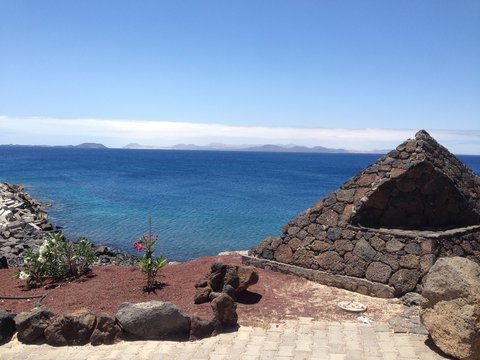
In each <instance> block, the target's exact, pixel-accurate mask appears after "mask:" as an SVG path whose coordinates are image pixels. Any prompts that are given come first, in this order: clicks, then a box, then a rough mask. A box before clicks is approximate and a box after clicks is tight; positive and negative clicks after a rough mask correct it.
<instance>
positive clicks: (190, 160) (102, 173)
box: [0, 147, 480, 261]
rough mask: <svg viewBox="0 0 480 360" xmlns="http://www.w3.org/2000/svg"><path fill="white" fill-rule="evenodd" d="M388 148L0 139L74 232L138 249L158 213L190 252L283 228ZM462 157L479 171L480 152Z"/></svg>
mask: <svg viewBox="0 0 480 360" xmlns="http://www.w3.org/2000/svg"><path fill="white" fill-rule="evenodd" d="M379 156H380V155H378V154H298V153H290V154H285V153H250V152H208V151H152V150H123V149H122V150H120V149H75V148H41V147H0V181H5V182H11V183H16V184H22V185H24V186H25V187H26V190H27V191H28V192H30V193H31V194H32V195H33V196H34V197H35V198H37V199H38V200H40V201H42V202H47V203H51V204H52V207H51V208H48V212H49V215H50V220H51V222H52V223H53V224H58V225H61V226H63V227H65V232H66V233H67V235H69V236H70V237H78V236H80V235H85V236H87V237H88V238H89V239H91V240H92V241H94V242H96V243H101V244H107V245H111V246H115V247H118V248H121V249H123V250H125V251H128V252H130V253H133V248H132V244H133V241H134V240H135V239H136V238H137V237H139V236H140V235H141V234H143V233H144V232H145V231H146V230H147V224H148V217H149V216H152V223H153V228H154V232H156V233H158V234H159V236H160V240H159V246H160V250H161V252H162V253H163V254H164V255H166V256H167V257H168V258H169V259H170V260H176V261H185V260H190V259H193V258H195V257H198V256H203V255H215V254H217V253H219V252H221V251H226V250H237V249H247V248H250V247H252V246H254V245H255V244H257V243H258V242H259V241H261V240H262V239H264V238H265V237H266V236H270V235H272V236H275V235H278V234H279V233H280V231H281V227H282V226H283V225H284V224H285V223H287V222H288V221H289V220H290V219H292V218H293V217H295V216H296V215H297V214H298V213H299V212H301V211H303V210H305V209H306V208H307V207H309V206H311V205H312V204H313V203H315V202H316V201H317V200H320V199H321V198H323V197H324V196H325V195H327V194H328V193H329V192H331V191H334V190H335V189H336V188H337V187H338V186H340V185H341V184H342V183H344V182H345V181H347V180H348V179H349V178H350V177H352V176H353V175H355V174H356V173H357V172H358V171H360V170H361V169H363V168H364V167H365V166H367V165H369V164H371V163H373V162H375V161H376V159H377V158H378V157H379ZM460 158H461V160H463V161H464V162H465V163H466V164H467V165H468V166H470V167H471V168H472V169H473V170H474V171H475V172H476V173H477V174H479V173H480V156H460Z"/></svg>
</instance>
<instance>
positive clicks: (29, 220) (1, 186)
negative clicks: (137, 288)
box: [0, 183, 137, 269]
mask: <svg viewBox="0 0 480 360" xmlns="http://www.w3.org/2000/svg"><path fill="white" fill-rule="evenodd" d="M52 230H53V227H52V225H51V224H50V223H49V222H48V214H47V212H46V211H45V210H44V207H43V206H42V205H41V204H40V203H39V202H38V201H36V200H35V199H33V198H32V197H31V196H30V195H29V194H27V193H26V192H24V191H23V189H22V187H20V186H16V185H11V184H6V183H0V269H3V268H8V267H19V266H22V265H23V253H24V251H25V250H27V249H37V248H38V247H40V246H41V245H42V243H43V239H44V238H45V236H46V235H47V234H48V233H49V232H50V231H52ZM73 244H74V246H75V242H73ZM94 250H95V254H96V255H97V260H96V262H95V265H134V264H135V263H136V262H137V258H136V257H135V256H132V255H128V254H125V253H123V252H122V251H120V250H117V249H113V248H111V247H107V246H103V245H100V246H96V247H95V249H94Z"/></svg>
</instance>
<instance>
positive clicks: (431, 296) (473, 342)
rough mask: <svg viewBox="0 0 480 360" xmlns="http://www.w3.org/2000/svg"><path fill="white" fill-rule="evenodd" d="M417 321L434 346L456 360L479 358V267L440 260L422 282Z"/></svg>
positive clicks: (455, 259)
mask: <svg viewBox="0 0 480 360" xmlns="http://www.w3.org/2000/svg"><path fill="white" fill-rule="evenodd" d="M422 296H423V297H425V298H426V299H427V301H426V302H425V303H424V304H423V305H422V310H421V313H420V319H421V321H422V324H423V325H424V326H425V328H426V329H427V330H428V332H429V334H430V336H431V338H432V340H433V342H434V343H435V344H436V345H437V346H438V347H439V348H440V349H441V350H442V351H443V352H445V353H446V354H449V355H451V356H454V357H456V358H458V359H468V360H474V359H476V360H478V359H479V358H480V355H479V354H480V265H478V264H477V263H475V262H473V261H471V260H468V259H466V258H461V257H452V258H440V259H438V260H437V262H436V263H435V264H434V265H433V266H432V268H431V269H430V271H429V272H428V273H427V275H426V276H425V278H424V281H423V290H422Z"/></svg>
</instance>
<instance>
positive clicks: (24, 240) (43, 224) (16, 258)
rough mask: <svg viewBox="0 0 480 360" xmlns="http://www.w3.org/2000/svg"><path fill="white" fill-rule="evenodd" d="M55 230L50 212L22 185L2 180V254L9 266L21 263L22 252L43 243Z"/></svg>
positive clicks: (0, 243)
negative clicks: (47, 235) (50, 220)
mask: <svg viewBox="0 0 480 360" xmlns="http://www.w3.org/2000/svg"><path fill="white" fill-rule="evenodd" d="M50 230H52V225H51V224H50V223H49V222H48V215H47V213H46V212H45V210H44V209H43V207H42V206H41V205H40V203H39V202H37V201H36V200H34V199H33V198H32V197H30V195H28V194H27V193H25V192H24V191H23V189H22V188H21V187H20V186H15V185H9V184H6V183H0V257H5V259H6V261H7V263H8V266H18V265H20V264H21V263H22V259H21V256H20V255H21V254H22V253H23V251H25V250H26V249H28V248H30V247H38V246H40V245H41V243H42V241H43V240H42V239H43V237H44V235H45V232H48V231H50Z"/></svg>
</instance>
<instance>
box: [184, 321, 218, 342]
mask: <svg viewBox="0 0 480 360" xmlns="http://www.w3.org/2000/svg"><path fill="white" fill-rule="evenodd" d="M215 335H217V329H216V322H215V320H214V319H212V320H206V319H201V318H199V317H198V316H195V315H194V316H192V320H191V325H190V340H200V339H204V338H207V337H210V336H215Z"/></svg>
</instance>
